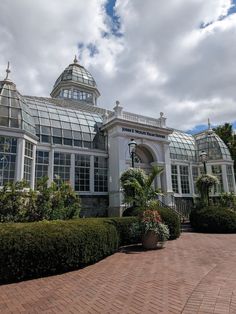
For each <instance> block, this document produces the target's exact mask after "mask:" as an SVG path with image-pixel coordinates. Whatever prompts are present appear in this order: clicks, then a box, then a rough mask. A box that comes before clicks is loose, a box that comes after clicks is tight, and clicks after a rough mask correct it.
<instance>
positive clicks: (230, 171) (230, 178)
mask: <svg viewBox="0 0 236 314" xmlns="http://www.w3.org/2000/svg"><path fill="white" fill-rule="evenodd" d="M226 173H227V180H228V186H229V192H234V177H233V169H232V166H230V165H227V166H226Z"/></svg>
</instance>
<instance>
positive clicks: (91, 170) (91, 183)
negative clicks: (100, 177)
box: [89, 156, 94, 193]
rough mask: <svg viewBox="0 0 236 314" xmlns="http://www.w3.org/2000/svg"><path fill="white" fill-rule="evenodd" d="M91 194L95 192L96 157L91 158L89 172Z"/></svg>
mask: <svg viewBox="0 0 236 314" xmlns="http://www.w3.org/2000/svg"><path fill="white" fill-rule="evenodd" d="M89 182H90V188H89V189H90V192H91V193H93V192H94V156H90V172H89Z"/></svg>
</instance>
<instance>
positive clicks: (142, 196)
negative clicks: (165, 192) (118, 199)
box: [120, 166, 163, 207]
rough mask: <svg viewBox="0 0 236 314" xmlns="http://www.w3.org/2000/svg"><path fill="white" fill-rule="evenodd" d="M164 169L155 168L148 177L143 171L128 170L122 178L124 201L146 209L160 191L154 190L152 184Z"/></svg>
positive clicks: (137, 169)
mask: <svg viewBox="0 0 236 314" xmlns="http://www.w3.org/2000/svg"><path fill="white" fill-rule="evenodd" d="M162 171H163V168H160V167H157V166H154V167H153V168H152V172H151V173H150V174H149V175H146V174H145V172H144V171H143V170H142V169H139V168H136V169H135V168H130V169H128V170H126V171H125V172H124V173H123V174H122V175H121V178H120V181H121V186H122V188H123V192H124V201H125V202H127V203H131V202H133V203H135V206H138V207H145V206H147V203H148V201H150V200H152V199H154V198H155V197H156V196H157V194H158V193H159V190H157V189H154V188H153V186H152V183H153V181H154V179H155V178H156V176H157V175H159V174H160V173H161V172H162Z"/></svg>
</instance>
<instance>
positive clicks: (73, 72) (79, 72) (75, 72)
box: [54, 63, 96, 88]
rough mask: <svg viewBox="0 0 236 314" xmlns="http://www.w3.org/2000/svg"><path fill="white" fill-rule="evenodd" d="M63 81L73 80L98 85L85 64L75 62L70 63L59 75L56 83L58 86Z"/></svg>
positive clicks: (55, 85)
mask: <svg viewBox="0 0 236 314" xmlns="http://www.w3.org/2000/svg"><path fill="white" fill-rule="evenodd" d="M62 81H72V82H76V83H78V82H79V83H83V84H85V85H89V86H93V87H96V82H95V80H94V78H93V77H92V75H91V74H90V73H89V71H87V70H86V69H85V68H84V67H83V66H81V65H79V64H77V63H73V64H70V65H69V66H68V67H67V68H66V69H65V70H64V71H63V72H62V74H61V75H60V76H59V78H58V79H57V80H56V82H55V84H54V88H55V87H57V86H58V85H59V84H60V82H62Z"/></svg>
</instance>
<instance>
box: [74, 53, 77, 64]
mask: <svg viewBox="0 0 236 314" xmlns="http://www.w3.org/2000/svg"><path fill="white" fill-rule="evenodd" d="M77 63H78V59H77V56H76V55H75V58H74V64H77Z"/></svg>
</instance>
